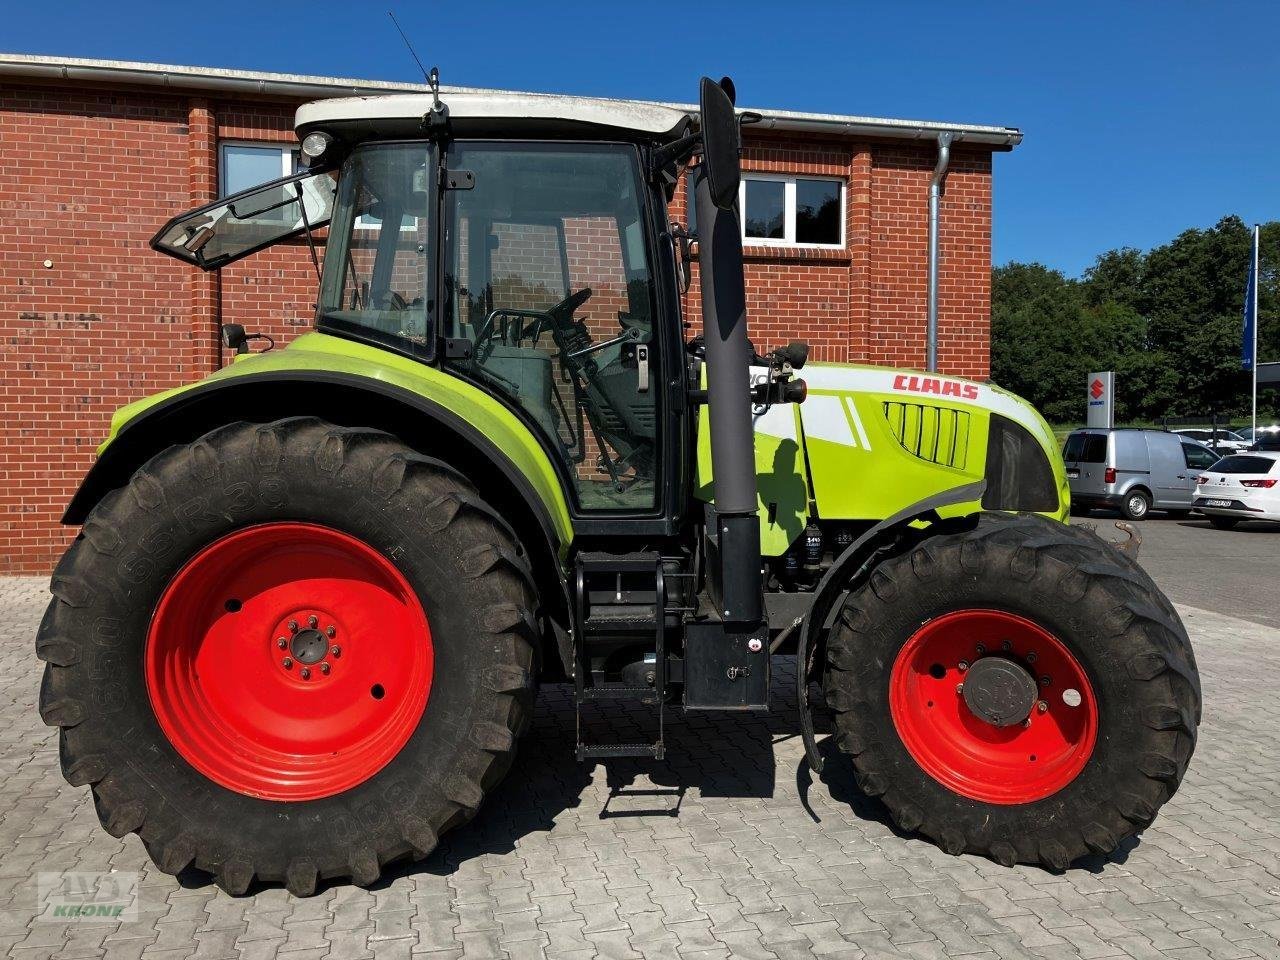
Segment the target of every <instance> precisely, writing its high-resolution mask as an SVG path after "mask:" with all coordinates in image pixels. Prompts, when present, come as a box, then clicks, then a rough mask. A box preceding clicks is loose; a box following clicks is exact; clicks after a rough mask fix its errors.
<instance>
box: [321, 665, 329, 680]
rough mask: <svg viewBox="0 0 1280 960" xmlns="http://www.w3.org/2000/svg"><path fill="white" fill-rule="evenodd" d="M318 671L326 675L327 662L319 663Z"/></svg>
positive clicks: (327, 670)
mask: <svg viewBox="0 0 1280 960" xmlns="http://www.w3.org/2000/svg"><path fill="white" fill-rule="evenodd" d="M320 672H321V673H323V674H324V675H325V676H326V677H327V676H328V675H329V664H328V663H322V664H320Z"/></svg>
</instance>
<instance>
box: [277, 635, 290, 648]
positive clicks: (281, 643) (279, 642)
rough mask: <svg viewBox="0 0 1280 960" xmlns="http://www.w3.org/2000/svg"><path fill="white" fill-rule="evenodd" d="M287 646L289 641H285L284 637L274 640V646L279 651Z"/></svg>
mask: <svg viewBox="0 0 1280 960" xmlns="http://www.w3.org/2000/svg"><path fill="white" fill-rule="evenodd" d="M288 645H289V641H288V640H286V639H285V638H284V637H277V638H276V646H277V647H279V648H280V649H281V650H283V649H284V648H285V647H287V646H288Z"/></svg>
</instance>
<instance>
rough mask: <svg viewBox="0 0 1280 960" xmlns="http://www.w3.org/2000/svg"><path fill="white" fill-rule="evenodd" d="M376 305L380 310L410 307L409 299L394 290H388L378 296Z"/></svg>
mask: <svg viewBox="0 0 1280 960" xmlns="http://www.w3.org/2000/svg"><path fill="white" fill-rule="evenodd" d="M374 306H375V307H376V308H377V309H379V310H407V309H409V301H408V300H406V299H405V298H404V297H402V296H400V294H398V293H396V292H395V291H394V290H387V291H386V292H384V293H383V294H382V296H380V297H378V299H377V301H376V302H375V303H374Z"/></svg>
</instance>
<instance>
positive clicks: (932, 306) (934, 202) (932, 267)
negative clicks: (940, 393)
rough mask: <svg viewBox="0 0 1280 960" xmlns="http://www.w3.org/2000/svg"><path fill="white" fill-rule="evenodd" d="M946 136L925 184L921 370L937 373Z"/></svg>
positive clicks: (941, 139) (948, 159) (948, 145)
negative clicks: (925, 326)
mask: <svg viewBox="0 0 1280 960" xmlns="http://www.w3.org/2000/svg"><path fill="white" fill-rule="evenodd" d="M951 137H952V135H951V134H950V133H940V134H938V162H937V164H936V165H935V166H934V168H933V179H932V180H930V181H929V332H928V337H927V346H926V348H925V369H927V370H928V371H929V372H930V373H934V372H936V371H937V369H938V221H939V215H940V212H941V206H942V182H943V180H945V179H946V176H947V164H948V163H950V162H951Z"/></svg>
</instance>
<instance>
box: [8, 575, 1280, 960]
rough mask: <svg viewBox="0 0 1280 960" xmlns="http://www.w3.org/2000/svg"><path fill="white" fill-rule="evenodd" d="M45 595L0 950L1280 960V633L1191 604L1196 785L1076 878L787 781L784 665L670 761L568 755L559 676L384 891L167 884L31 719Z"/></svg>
mask: <svg viewBox="0 0 1280 960" xmlns="http://www.w3.org/2000/svg"><path fill="white" fill-rule="evenodd" d="M46 596H47V594H46V593H45V584H44V582H43V581H40V580H35V579H20V578H10V579H0V614H2V616H0V725H3V729H4V730H5V738H4V740H3V742H2V745H3V749H0V954H7V955H9V956H12V957H15V958H29V960H38V958H41V957H50V958H52V957H59V958H62V960H81V958H86V960H87V958H90V957H102V958H107V960H152V958H165V960H168V958H174V960H176V958H179V957H181V958H183V960H187V958H191V957H195V958H197V960H205V958H209V960H216V958H220V957H238V958H242V960H256V958H266V957H280V958H282V960H359V958H362V957H376V958H378V960H383V958H397V957H402V958H406V960H408V958H413V960H458V958H464V960H470V958H476V960H485V958H506V960H520V958H542V957H547V958H554V960H561V958H564V960H599V958H607V957H619V958H622V957H625V958H637V957H644V958H650V957H653V958H657V957H663V958H671V957H675V958H707V960H710V958H719V957H733V958H741V960H784V958H799V957H815V956H818V957H824V958H825V957H837V958H840V957H848V958H854V957H856V958H862V957H868V958H896V960H903V958H920V960H934V958H958V957H965V958H977V960H982V958H1018V960H1021V958H1025V957H1037V958H1045V960H1051V958H1057V957H1071V958H1083V957H1098V958H1108V957H1113V956H1114V957H1132V958H1135V960H1147V958H1152V957H1183V958H1187V960H1193V958H1204V960H1235V958H1246V957H1255V956H1256V957H1267V958H1280V940H1278V939H1277V938H1278V937H1280V738H1278V737H1276V736H1275V732H1276V731H1277V730H1280V702H1278V701H1277V700H1276V698H1275V697H1274V695H1273V693H1272V689H1271V683H1270V681H1269V679H1268V675H1271V676H1274V674H1275V673H1276V672H1277V671H1280V630H1274V629H1271V628H1267V627H1261V626H1257V625H1255V624H1251V623H1244V622H1242V621H1235V620H1231V619H1230V618H1228V617H1223V616H1221V615H1219V614H1211V615H1206V614H1204V612H1202V611H1195V610H1187V611H1186V615H1185V619H1186V621H1187V623H1188V625H1189V626H1190V627H1191V629H1192V636H1193V640H1194V641H1195V643H1196V649H1197V654H1198V657H1199V660H1200V665H1201V669H1202V671H1203V673H1204V687H1205V701H1206V704H1207V707H1206V711H1205V720H1204V725H1203V726H1202V728H1201V734H1200V744H1199V747H1198V751H1197V756H1196V759H1195V762H1194V763H1193V764H1192V767H1191V771H1190V773H1189V774H1188V776H1187V778H1186V782H1185V783H1184V784H1183V786H1182V790H1181V792H1180V793H1179V794H1178V796H1177V797H1175V798H1174V800H1173V801H1172V802H1171V803H1170V804H1169V805H1168V806H1167V807H1166V809H1165V811H1164V812H1163V813H1162V815H1161V817H1160V819H1159V820H1158V821H1157V822H1156V824H1155V825H1154V826H1153V827H1152V828H1151V829H1149V830H1148V831H1147V832H1146V834H1145V835H1144V836H1143V837H1141V838H1140V839H1139V841H1138V842H1136V843H1133V844H1130V845H1128V846H1127V847H1126V849H1125V850H1124V851H1122V852H1121V853H1120V854H1119V855H1117V856H1116V857H1114V858H1112V860H1111V861H1109V862H1105V863H1104V862H1090V863H1086V864H1085V865H1083V866H1082V867H1078V868H1076V869H1073V870H1070V871H1067V872H1066V873H1063V874H1049V873H1046V872H1044V871H1040V870H1035V869H1031V868H1027V867H1017V868H1014V869H1012V870H1005V869H1002V868H1000V867H997V866H995V865H994V864H991V863H989V862H987V861H985V860H980V859H977V858H972V857H960V858H952V857H947V856H946V855H944V854H942V853H941V852H940V851H938V850H936V849H935V848H933V847H932V846H930V845H928V844H926V843H923V842H921V841H919V840H915V839H910V838H902V837H900V836H898V835H897V834H896V833H895V832H894V831H893V830H892V829H891V828H890V827H889V826H888V825H887V819H886V818H885V815H884V813H883V812H882V811H880V810H879V808H878V807H877V806H876V805H875V804H874V803H873V802H871V801H869V800H867V799H866V798H865V797H862V796H861V795H860V794H859V793H858V791H857V789H856V787H855V786H854V783H853V777H852V774H851V771H849V770H848V768H847V765H842V764H840V763H839V762H838V761H836V762H833V763H832V764H830V765H829V767H828V772H827V775H826V780H825V781H821V780H820V781H814V780H813V779H812V778H811V777H809V778H807V779H806V777H805V776H803V775H802V776H801V777H800V778H799V780H798V779H797V776H796V771H797V770H798V769H800V767H801V759H802V747H801V745H800V742H799V740H798V738H797V737H796V736H795V725H794V716H793V711H794V700H793V698H794V692H793V691H794V674H791V673H790V672H789V669H790V668H789V667H788V663H787V661H785V660H784V661H781V662H780V663H779V667H780V669H779V670H778V671H777V673H778V676H777V679H776V684H775V689H774V696H775V699H774V703H775V707H776V711H775V712H774V713H773V714H772V715H770V716H767V717H751V716H723V717H711V716H696V717H690V718H681V717H679V716H678V715H677V716H676V717H674V718H673V719H672V721H671V723H670V725H669V727H668V731H667V739H668V744H669V750H670V754H671V760H670V761H669V762H667V763H663V764H652V763H636V762H630V761H627V762H620V763H619V764H618V765H617V766H616V767H615V766H610V767H607V768H606V767H603V766H597V767H594V768H592V767H583V766H580V765H578V764H577V763H576V762H575V761H574V760H573V757H572V755H571V752H570V748H571V737H572V733H571V731H572V700H571V696H570V691H569V690H568V689H567V688H565V687H563V686H548V687H546V688H544V689H543V691H542V693H541V695H540V696H539V699H538V704H537V711H536V715H535V718H534V723H533V729H532V730H531V731H530V733H529V735H528V737H527V738H526V740H525V741H524V742H523V743H522V745H521V751H520V754H519V756H518V758H517V761H516V765H515V768H514V769H513V770H512V772H511V774H510V775H509V777H508V780H507V782H506V784H505V785H504V786H502V787H500V788H499V789H498V790H497V791H496V793H495V795H494V796H493V797H492V798H491V799H490V800H489V801H488V802H487V804H486V806H485V808H484V810H483V811H482V812H481V814H480V816H479V817H477V818H476V820H475V821H474V822H473V823H472V824H470V825H469V826H467V827H465V828H463V829H462V830H460V831H457V832H455V833H454V834H452V835H450V836H449V837H447V838H446V839H445V841H444V842H443V843H442V844H441V847H440V849H439V850H438V851H437V852H436V853H435V854H434V855H433V856H432V857H431V858H429V859H428V860H427V861H426V862H425V863H422V864H416V865H411V866H406V867H403V868H400V869H398V870H396V871H393V873H392V875H391V876H390V877H389V878H388V880H387V881H386V882H385V883H384V884H381V885H379V886H378V888H377V889H375V890H361V889H358V888H355V887H349V886H339V887H330V888H327V889H322V890H321V892H320V893H319V894H318V895H317V896H315V897H312V898H308V899H306V900H298V899H296V898H294V897H292V896H291V895H289V894H288V893H287V892H286V891H284V890H283V889H280V888H270V889H264V890H260V891H257V892H256V893H255V894H254V895H252V896H250V897H246V898H241V899H233V898H230V897H227V896H226V895H224V894H223V893H221V892H220V891H218V890H217V889H216V888H214V887H211V886H208V885H207V884H205V883H204V882H203V881H202V879H201V878H200V877H199V876H198V875H197V876H193V877H190V878H187V877H184V878H183V884H179V883H178V882H177V881H175V880H174V879H173V878H171V877H167V876H165V875H163V874H161V873H159V871H157V870H155V868H154V867H152V866H150V865H149V863H148V862H147V860H146V858H145V854H144V852H143V851H142V848H141V844H140V843H139V842H138V841H137V839H136V838H132V837H130V838H126V839H124V840H116V839H113V838H111V837H110V836H108V835H106V834H105V833H104V832H103V831H102V830H101V829H100V828H99V826H98V824H97V818H96V816H95V815H94V812H93V807H92V803H91V802H90V801H89V798H88V796H87V793H86V791H84V790H81V789H76V788H72V787H69V786H67V785H66V784H65V783H64V782H63V781H62V779H61V777H60V775H59V773H58V768H57V749H56V735H55V734H54V733H53V731H50V730H48V729H47V728H45V727H44V726H42V725H41V724H40V722H39V719H38V716H37V714H36V711H35V701H36V691H37V687H38V684H39V676H40V669H39V665H38V663H37V662H36V661H35V658H34V656H33V655H32V650H31V638H32V636H33V635H34V632H35V627H36V624H37V622H38V619H39V616H40V614H41V612H42V609H43V606H44V602H45V597H46ZM638 716H639V715H638V714H636V713H635V712H634V711H628V710H623V711H620V714H619V716H618V717H617V718H616V720H615V719H613V718H610V717H607V716H606V715H604V714H602V713H595V714H593V717H594V718H595V719H593V720H591V721H590V722H591V723H593V724H594V725H595V727H596V729H594V730H593V735H594V736H595V737H596V738H598V739H606V738H608V737H609V736H615V737H616V736H619V735H622V734H624V733H625V731H627V730H633V731H634V729H635V728H636V727H637V724H638ZM818 719H819V730H820V732H825V731H826V730H828V729H829V725H828V723H827V721H826V719H825V717H823V716H821V715H820V716H819V718H818ZM798 784H807V786H805V787H804V790H805V794H806V797H807V800H808V803H809V805H810V808H811V809H812V811H813V815H810V813H808V812H807V811H806V810H805V809H804V808H803V806H802V805H801V802H800V789H801V788H800V786H798ZM638 791H662V793H661V794H660V795H647V794H645V793H639V792H638ZM673 812H674V815H673ZM620 814H621V815H620ZM815 818H816V819H815ZM112 868H114V869H118V870H134V871H141V872H142V886H141V896H142V901H141V910H140V914H139V919H138V921H137V922H135V923H129V924H118V925H116V926H106V927H100V928H97V929H90V928H88V927H78V928H77V927H71V926H67V925H59V924H51V923H44V922H39V923H37V922H34V919H33V915H34V908H35V885H34V873H35V872H36V871H39V870H59V869H75V870H107V869H112Z"/></svg>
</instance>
